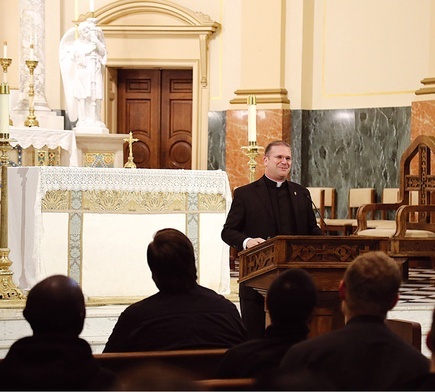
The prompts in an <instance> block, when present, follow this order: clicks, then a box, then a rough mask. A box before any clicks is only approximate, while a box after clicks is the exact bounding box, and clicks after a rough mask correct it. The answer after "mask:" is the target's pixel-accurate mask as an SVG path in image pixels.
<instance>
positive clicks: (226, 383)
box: [194, 378, 255, 391]
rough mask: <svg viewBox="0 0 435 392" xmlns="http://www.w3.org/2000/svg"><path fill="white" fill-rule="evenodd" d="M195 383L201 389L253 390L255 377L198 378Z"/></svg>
mask: <svg viewBox="0 0 435 392" xmlns="http://www.w3.org/2000/svg"><path fill="white" fill-rule="evenodd" d="M194 384H195V385H196V386H197V387H198V390H200V391H252V390H254V387H255V378H223V379H219V378H215V379H207V380H197V381H195V382H194Z"/></svg>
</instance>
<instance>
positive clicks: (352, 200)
mask: <svg viewBox="0 0 435 392" xmlns="http://www.w3.org/2000/svg"><path fill="white" fill-rule="evenodd" d="M374 201H375V188H351V189H349V197H348V208H347V210H348V211H347V218H344V219H325V223H326V226H327V232H328V233H331V232H332V233H343V234H344V235H350V234H352V233H353V231H354V228H356V226H357V219H356V214H357V210H358V208H359V207H360V206H361V205H363V204H367V203H373V202H374Z"/></svg>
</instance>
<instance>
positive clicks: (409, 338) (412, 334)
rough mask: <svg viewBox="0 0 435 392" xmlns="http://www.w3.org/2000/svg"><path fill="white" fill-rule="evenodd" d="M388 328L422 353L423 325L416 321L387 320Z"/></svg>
mask: <svg viewBox="0 0 435 392" xmlns="http://www.w3.org/2000/svg"><path fill="white" fill-rule="evenodd" d="M385 324H387V327H388V328H389V329H390V330H391V331H393V332H394V333H395V334H397V335H399V336H400V337H401V338H403V340H405V342H407V343H409V344H411V345H412V346H414V347H415V348H416V349H417V350H418V351H421V324H420V323H417V322H415V321H408V320H400V319H387V320H385Z"/></svg>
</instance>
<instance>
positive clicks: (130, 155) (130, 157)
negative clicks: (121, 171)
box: [124, 132, 139, 169]
mask: <svg viewBox="0 0 435 392" xmlns="http://www.w3.org/2000/svg"><path fill="white" fill-rule="evenodd" d="M128 135H129V137H128V138H126V139H124V142H127V143H128V150H129V153H128V159H127V162H126V163H125V165H124V168H126V169H136V164H135V163H134V161H133V147H132V144H133V143H134V142H137V141H138V140H139V139H135V138H133V133H132V132H130V133H129V134H128Z"/></svg>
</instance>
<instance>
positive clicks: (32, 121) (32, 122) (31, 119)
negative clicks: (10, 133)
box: [24, 60, 39, 127]
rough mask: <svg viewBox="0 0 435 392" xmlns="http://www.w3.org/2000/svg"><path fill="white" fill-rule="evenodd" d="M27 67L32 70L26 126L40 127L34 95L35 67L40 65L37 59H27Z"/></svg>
mask: <svg viewBox="0 0 435 392" xmlns="http://www.w3.org/2000/svg"><path fill="white" fill-rule="evenodd" d="M26 65H27V68H29V71H30V81H29V115H28V116H27V120H26V121H24V125H25V126H26V127H39V121H38V120H37V119H36V116H35V107H34V97H35V84H34V72H35V68H36V67H37V66H38V61H37V60H26Z"/></svg>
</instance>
